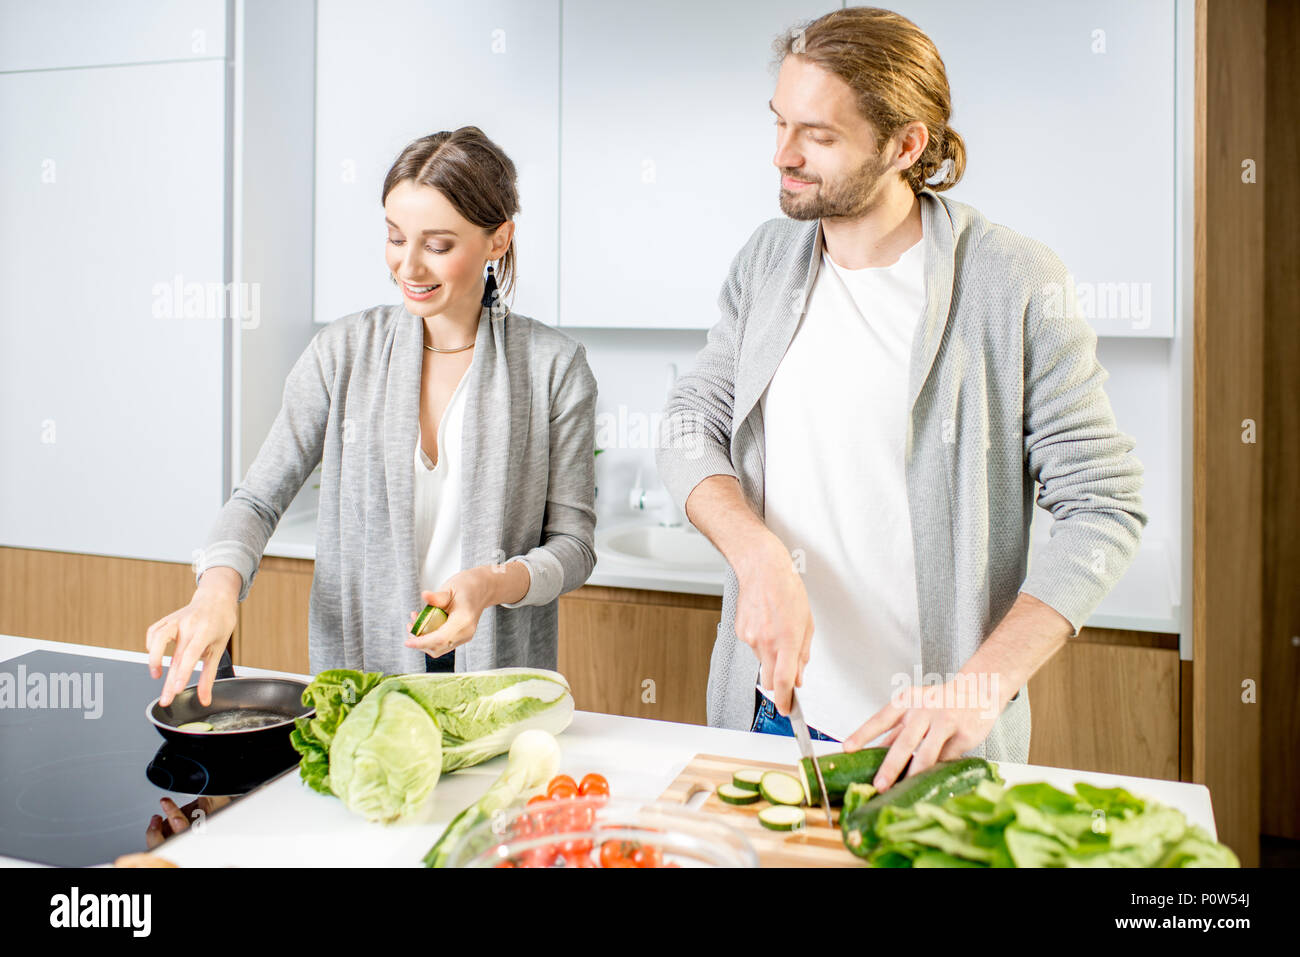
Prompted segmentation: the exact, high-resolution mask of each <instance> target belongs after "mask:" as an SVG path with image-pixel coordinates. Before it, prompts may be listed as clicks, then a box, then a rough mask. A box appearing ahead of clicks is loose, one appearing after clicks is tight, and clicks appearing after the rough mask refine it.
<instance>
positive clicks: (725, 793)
mask: <svg viewBox="0 0 1300 957" xmlns="http://www.w3.org/2000/svg"><path fill="white" fill-rule="evenodd" d="M718 800H719V801H725V802H727V803H728V804H753V803H754V802H755V801H757V800H758V792H757V791H750V790H747V789H745V788H738V787H736V786H735V785H734V784H722V785H719V786H718Z"/></svg>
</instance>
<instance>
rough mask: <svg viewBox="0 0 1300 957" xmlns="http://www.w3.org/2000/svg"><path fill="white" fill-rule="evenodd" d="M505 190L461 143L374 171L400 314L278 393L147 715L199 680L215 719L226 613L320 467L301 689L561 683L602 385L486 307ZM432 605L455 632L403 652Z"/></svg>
mask: <svg viewBox="0 0 1300 957" xmlns="http://www.w3.org/2000/svg"><path fill="white" fill-rule="evenodd" d="M515 179H516V174H515V166H514V164H513V163H512V162H511V161H510V159H509V158H508V157H507V156H506V155H505V154H504V153H502V152H501V150H500V149H499V148H498V147H497V146H496V144H494V143H493V142H492V141H491V140H489V139H488V138H487V137H486V136H485V135H484V134H483V132H482V131H481V130H479V129H478V128H477V127H473V126H467V127H462V128H461V129H458V130H456V131H455V132H445V131H444V132H441V133H437V134H434V135H432V136H426V137H423V138H421V139H418V140H416V141H415V142H413V143H411V144H410V145H409V146H407V147H406V149H405V150H403V151H402V153H401V155H400V156H399V157H398V158H397V160H396V162H395V163H394V164H393V166H392V168H391V169H390V170H389V171H388V175H387V176H386V177H385V179H384V187H383V194H382V197H381V199H382V203H383V206H384V212H385V219H386V221H387V224H388V242H387V260H388V271H389V276H390V278H391V279H392V281H393V282H395V283H397V284H398V285H399V286H400V287H401V291H402V305H396V306H375V307H373V308H370V309H366V310H364V311H362V312H358V313H354V314H352V315H350V316H345V317H343V318H342V319H339V320H336V321H335V322H332V323H330V324H329V325H328V326H326V327H325V328H324V329H322V330H321V331H320V332H319V333H317V334H316V336H315V337H314V338H313V339H312V342H311V343H310V344H309V346H308V347H307V349H306V351H305V352H304V353H303V354H302V356H301V357H300V358H299V359H298V361H297V363H296V364H295V365H294V367H293V369H292V371H291V372H290V373H289V376H288V379H287V380H286V382H285V389H284V404H283V406H282V407H281V409H280V413H279V415H278V416H277V418H276V420H275V422H274V423H273V424H272V426H271V430H270V433H269V434H268V436H267V438H266V441H265V443H264V444H263V446H262V448H261V450H260V451H259V452H258V455H257V458H256V460H255V461H254V462H253V464H252V466H251V467H250V468H249V470H248V473H247V475H246V476H245V477H244V481H243V483H242V484H241V485H239V486H238V487H236V489H235V490H234V492H233V494H232V495H231V497H230V501H228V502H227V503H226V504H225V506H224V507H223V508H222V510H221V512H220V513H219V515H218V516H217V520H216V523H215V525H214V526H213V528H212V531H211V532H210V533H209V536H208V544H207V546H206V547H205V548H204V549H203V550H202V552H201V553H200V556H199V559H198V561H196V563H195V571H196V582H197V586H198V587H197V589H196V591H195V593H194V597H193V599H192V600H191V601H190V603H189V604H188V605H187V606H185V607H184V608H181V609H179V610H178V611H175V612H172V613H171V614H170V615H168V616H166V617H165V618H163V619H161V620H159V621H157V622H155V623H154V624H153V625H151V626H150V628H149V630H148V633H147V639H146V643H147V646H148V648H149V666H150V673H151V674H152V675H153V677H155V678H159V677H161V676H162V656H163V652H164V650H165V649H166V648H167V647H168V646H169V645H170V644H171V643H172V642H175V643H176V648H175V651H174V652H173V654H172V666H171V670H170V672H169V675H168V680H167V682H166V684H165V687H164V690H163V693H162V704H164V705H166V704H168V703H169V702H170V701H171V699H172V698H173V697H174V696H175V694H176V693H177V692H179V691H180V690H181V689H182V688H184V687H185V684H186V682H187V681H188V680H189V678H190V675H191V674H192V672H193V670H194V667H195V666H196V664H197V662H199V661H203V663H204V668H203V674H202V678H201V680H200V682H199V699H200V701H202V702H203V703H204V704H207V703H209V702H210V701H211V687H212V681H213V678H214V676H215V672H216V665H217V662H218V661H219V660H220V658H221V654H222V651H223V649H224V648H225V645H226V642H227V640H228V639H229V637H230V635H231V632H232V631H233V630H234V627H235V618H236V606H237V603H238V602H240V601H243V600H244V598H245V597H247V595H248V590H249V588H250V587H251V585H252V582H253V579H254V578H255V577H256V574H257V567H258V562H259V560H260V558H261V555H262V552H263V550H264V549H265V547H266V542H267V540H268V539H269V538H270V536H271V533H272V532H274V530H275V526H276V524H277V523H278V522H279V520H280V516H281V515H282V514H283V513H284V510H285V508H286V507H287V506H288V505H289V503H290V502H291V501H292V500H293V498H294V496H295V495H296V494H297V493H298V490H299V489H300V488H301V487H302V484H303V482H304V481H306V479H307V476H308V475H310V474H311V472H312V471H313V469H314V468H315V467H316V464H317V463H318V462H320V463H322V469H321V473H322V474H321V496H320V508H319V513H318V525H317V532H316V567H315V574H314V576H313V579H312V590H311V611H310V622H309V637H308V650H309V654H310V667H311V671H312V672H313V673H317V672H320V671H323V670H325V669H327V668H356V669H361V670H366V671H383V672H386V673H409V672H412V671H421V670H426V669H428V670H452V669H453V668H454V670H457V671H467V670H480V669H485V668H499V667H507V666H518V665H522V666H530V667H539V668H552V669H553V668H555V667H556V659H557V644H558V609H557V602H556V598H557V597H558V596H559V595H560V594H562V593H563V592H567V591H570V590H571V589H574V588H577V587H578V586H579V585H581V584H582V583H583V582H584V581H586V580H587V577H588V576H589V575H590V574H591V569H592V567H593V566H594V564H595V547H594V531H595V523H596V513H595V509H594V498H595V469H594V448H593V444H594V436H595V402H596V382H595V379H594V378H593V376H592V374H591V370H590V368H589V367H588V365H587V359H586V351H585V349H584V348H583V346H582V345H581V344H579V343H578V342H576V341H575V340H573V339H571V338H569V337H568V336H566V335H564V334H562V333H561V332H559V331H558V330H556V329H553V328H551V327H549V326H547V325H545V324H543V323H540V322H537V321H535V320H533V319H530V318H528V317H527V316H522V315H519V314H518V313H514V312H512V311H510V309H509V307H507V306H506V305H505V303H504V301H503V298H502V292H501V291H500V290H498V289H497V284H496V275H495V270H494V265H493V264H499V266H500V272H501V274H502V276H503V279H504V285H505V288H506V291H509V290H510V289H511V288H512V287H513V284H514V278H515V276H514V274H515V248H514V241H513V240H514V223H513V222H512V217H513V216H514V215H515V214H516V213H517V212H518V210H519V200H518V194H517V190H516V185H515ZM485 266H486V267H487V270H488V278H487V279H486V281H485V280H484V275H483V274H484V267H485ZM507 556H511V557H509V558H507ZM426 603H427V604H432V605H436V606H438V607H440V608H445V609H446V611H447V614H448V618H447V621H446V622H445V623H444V624H443V625H442V626H441V627H439V628H437V629H436V630H434V631H432V632H429V633H427V634H425V635H423V636H421V637H418V638H417V637H415V636H412V635H411V634H410V628H411V625H412V623H413V622H414V619H415V615H416V610H417V609H419V608H422V607H423V606H424V605H425V604H426ZM253 640H254V641H256V640H257V639H256V636H253Z"/></svg>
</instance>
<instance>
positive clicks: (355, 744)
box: [330, 694, 442, 822]
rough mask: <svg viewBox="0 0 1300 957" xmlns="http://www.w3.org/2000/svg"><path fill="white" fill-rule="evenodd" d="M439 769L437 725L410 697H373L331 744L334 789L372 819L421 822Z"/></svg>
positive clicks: (347, 722) (352, 714)
mask: <svg viewBox="0 0 1300 957" xmlns="http://www.w3.org/2000/svg"><path fill="white" fill-rule="evenodd" d="M441 773H442V735H441V733H440V732H439V731H438V723H437V722H436V721H435V720H434V719H433V716H432V715H430V714H429V712H427V711H425V710H424V708H422V707H420V705H419V704H417V703H416V702H415V701H414V700H413V699H411V698H409V697H407V696H406V695H402V694H390V695H382V696H381V695H370V696H369V697H367V698H366V699H365V700H364V701H362V702H361V703H360V704H359V705H357V706H356V708H354V709H353V711H352V713H351V714H349V715H348V717H347V720H345V721H344V722H343V724H342V725H340V726H339V730H338V733H337V734H335V736H334V742H333V743H332V744H331V745H330V787H331V788H332V789H333V791H334V793H335V794H337V795H338V796H339V798H340V799H341V800H342V801H343V803H344V804H346V805H347V806H348V807H349V808H350V809H351V810H353V811H355V812H357V813H358V814H361V815H363V816H364V817H366V818H368V819H369V820H372V821H384V822H388V821H395V820H398V819H399V818H401V819H406V820H419V819H420V818H421V817H422V816H424V812H426V811H427V810H428V809H429V808H428V803H427V802H428V800H429V797H430V795H432V794H433V789H434V786H435V785H437V783H438V776H439V775H440V774H441Z"/></svg>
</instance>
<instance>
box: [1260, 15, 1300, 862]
mask: <svg viewBox="0 0 1300 957" xmlns="http://www.w3.org/2000/svg"><path fill="white" fill-rule="evenodd" d="M1267 84H1268V94H1267V99H1268V135H1267V137H1266V140H1267V148H1266V149H1267V152H1266V153H1265V160H1264V176H1263V178H1262V182H1263V186H1262V188H1263V189H1264V191H1265V195H1266V196H1267V198H1268V202H1267V206H1266V209H1265V213H1264V217H1265V222H1264V237H1265V238H1264V247H1265V256H1266V258H1265V262H1264V267H1265V279H1264V316H1265V323H1264V391H1265V397H1264V408H1265V412H1264V421H1265V423H1266V425H1265V427H1264V435H1263V438H1262V439H1261V442H1260V449H1261V451H1262V452H1263V453H1264V515H1265V522H1264V558H1263V565H1264V621H1263V628H1262V632H1263V647H1262V649H1261V655H1262V658H1263V662H1262V674H1263V676H1264V678H1263V681H1262V682H1261V685H1262V687H1261V689H1260V703H1259V707H1260V712H1261V718H1262V722H1263V729H1262V737H1263V741H1262V747H1261V751H1260V760H1261V762H1262V764H1261V769H1260V788H1261V802H1262V806H1261V820H1260V830H1261V831H1262V832H1263V833H1265V834H1272V835H1276V836H1278V837H1287V838H1290V839H1292V840H1300V495H1297V494H1296V487H1297V484H1298V483H1297V478H1296V477H1297V476H1298V475H1300V270H1298V269H1296V264H1297V263H1300V228H1297V226H1296V223H1297V222H1300V178H1298V177H1297V175H1296V173H1297V169H1296V167H1297V163H1296V157H1297V156H1300V3H1296V2H1295V0H1270V2H1269V5H1268V67H1267Z"/></svg>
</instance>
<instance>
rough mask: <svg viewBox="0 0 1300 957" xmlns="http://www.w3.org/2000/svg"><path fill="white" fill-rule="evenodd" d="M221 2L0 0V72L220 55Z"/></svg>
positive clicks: (223, 29)
mask: <svg viewBox="0 0 1300 957" xmlns="http://www.w3.org/2000/svg"><path fill="white" fill-rule="evenodd" d="M226 35H227V30H226V3H225V0H113V2H111V3H105V2H103V0H39V2H36V0H0V72H4V73H9V72H13V71H15V70H51V69H66V68H68V67H89V66H124V65H126V64H130V63H157V62H161V61H174V60H195V59H203V58H205V57H218V58H220V57H224V56H225V55H226Z"/></svg>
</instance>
